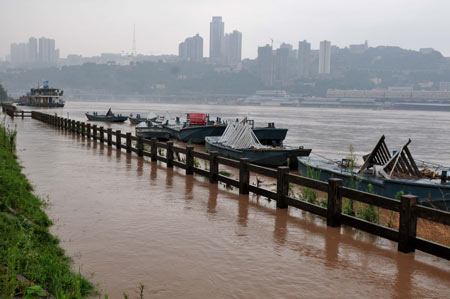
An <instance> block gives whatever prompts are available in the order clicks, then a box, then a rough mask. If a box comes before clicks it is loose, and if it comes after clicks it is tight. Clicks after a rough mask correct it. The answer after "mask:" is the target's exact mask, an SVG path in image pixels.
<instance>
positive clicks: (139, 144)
mask: <svg viewBox="0 0 450 299" xmlns="http://www.w3.org/2000/svg"><path fill="white" fill-rule="evenodd" d="M137 155H138V157H142V156H144V143H143V142H142V137H141V136H138V138H137Z"/></svg>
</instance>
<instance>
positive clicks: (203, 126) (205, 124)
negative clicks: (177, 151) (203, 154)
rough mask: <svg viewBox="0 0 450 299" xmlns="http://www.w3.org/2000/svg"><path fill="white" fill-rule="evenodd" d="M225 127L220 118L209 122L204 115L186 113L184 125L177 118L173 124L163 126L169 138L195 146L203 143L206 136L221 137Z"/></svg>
mask: <svg viewBox="0 0 450 299" xmlns="http://www.w3.org/2000/svg"><path fill="white" fill-rule="evenodd" d="M225 127H226V125H225V124H224V123H222V122H221V119H220V118H217V120H216V121H215V122H214V121H210V120H209V117H208V115H206V114H204V113H188V114H187V121H186V122H185V123H184V124H182V123H181V122H180V121H179V119H178V118H177V121H176V123H175V124H166V125H164V128H165V129H166V130H167V132H169V134H170V137H171V138H175V139H177V140H181V141H183V142H190V143H195V144H200V143H204V142H205V137H206V136H221V135H222V134H223V132H224V131H225Z"/></svg>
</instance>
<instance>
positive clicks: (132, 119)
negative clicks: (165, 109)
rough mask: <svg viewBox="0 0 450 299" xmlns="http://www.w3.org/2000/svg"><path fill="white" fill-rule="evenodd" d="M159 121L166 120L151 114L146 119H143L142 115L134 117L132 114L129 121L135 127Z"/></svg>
mask: <svg viewBox="0 0 450 299" xmlns="http://www.w3.org/2000/svg"><path fill="white" fill-rule="evenodd" d="M158 119H164V117H158V116H157V115H155V114H154V113H149V114H148V115H147V116H146V117H142V115H141V114H136V117H133V114H130V116H129V117H128V120H129V121H130V123H131V124H133V125H137V124H140V123H141V122H146V121H151V122H156V121H157V120H158Z"/></svg>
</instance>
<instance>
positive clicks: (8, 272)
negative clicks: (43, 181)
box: [0, 126, 94, 298]
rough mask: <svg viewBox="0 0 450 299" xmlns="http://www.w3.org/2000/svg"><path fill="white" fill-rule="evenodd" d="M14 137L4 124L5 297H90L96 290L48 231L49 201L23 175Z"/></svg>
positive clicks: (1, 218) (1, 269) (0, 271)
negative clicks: (47, 210)
mask: <svg viewBox="0 0 450 299" xmlns="http://www.w3.org/2000/svg"><path fill="white" fill-rule="evenodd" d="M14 139H15V130H13V129H10V128H5V127H4V126H0V236H1V240H0V297H1V298H10V297H11V298H12V297H16V296H23V295H25V294H27V293H28V294H33V295H42V294H45V293H46V292H48V293H50V294H51V295H54V296H55V297H57V298H81V297H85V296H87V295H90V294H92V293H93V292H94V286H93V285H92V284H91V283H90V282H89V281H88V280H87V279H86V278H84V277H83V276H82V275H80V274H79V273H75V272H74V271H73V270H72V261H71V258H69V257H68V256H66V255H65V252H64V250H63V249H62V248H61V247H59V245H58V244H59V240H58V238H56V237H55V236H53V235H51V234H50V233H49V231H48V228H49V227H50V226H51V225H52V222H51V220H50V219H49V217H48V216H47V214H46V213H45V211H44V208H45V206H46V204H47V203H46V202H45V201H44V200H42V199H40V198H39V197H37V196H35V195H34V194H33V193H32V191H33V188H32V186H31V185H30V183H29V182H28V180H27V178H26V177H25V175H23V174H22V173H21V169H22V167H21V166H20V164H19V163H18V162H17V156H16V155H15V153H14V152H15V144H14ZM44 290H45V291H44Z"/></svg>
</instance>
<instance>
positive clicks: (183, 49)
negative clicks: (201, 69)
mask: <svg viewBox="0 0 450 299" xmlns="http://www.w3.org/2000/svg"><path fill="white" fill-rule="evenodd" d="M178 57H179V58H180V59H181V60H189V61H195V62H200V61H202V60H203V38H202V37H201V36H200V35H198V33H197V35H195V36H193V37H188V38H186V39H185V40H184V42H182V43H180V44H179V45H178Z"/></svg>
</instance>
